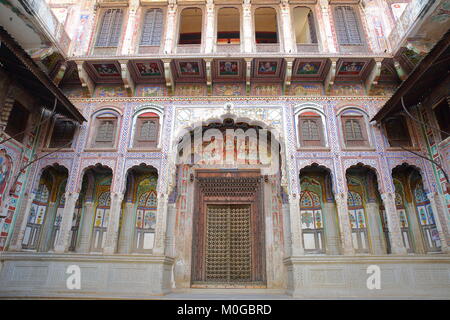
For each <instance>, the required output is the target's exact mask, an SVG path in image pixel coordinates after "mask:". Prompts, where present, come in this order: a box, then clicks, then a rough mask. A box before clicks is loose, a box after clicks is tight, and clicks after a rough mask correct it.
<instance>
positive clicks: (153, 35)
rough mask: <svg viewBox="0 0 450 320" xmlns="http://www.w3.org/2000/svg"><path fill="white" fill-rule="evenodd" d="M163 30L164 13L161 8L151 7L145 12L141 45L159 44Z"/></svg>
mask: <svg viewBox="0 0 450 320" xmlns="http://www.w3.org/2000/svg"><path fill="white" fill-rule="evenodd" d="M162 31H163V13H162V10H161V9H150V10H148V11H147V12H146V13H145V18H144V24H143V27H142V35H141V46H159V45H160V43H161V36H162Z"/></svg>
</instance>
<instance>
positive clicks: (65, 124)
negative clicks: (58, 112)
mask: <svg viewBox="0 0 450 320" xmlns="http://www.w3.org/2000/svg"><path fill="white" fill-rule="evenodd" d="M74 134H75V125H74V124H73V122H72V121H67V120H58V121H56V122H55V125H54V127H53V133H52V137H51V140H50V145H49V147H50V148H61V147H64V146H65V147H69V144H70V142H71V141H72V140H73V136H74Z"/></svg>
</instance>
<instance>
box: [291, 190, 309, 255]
mask: <svg viewBox="0 0 450 320" xmlns="http://www.w3.org/2000/svg"><path fill="white" fill-rule="evenodd" d="M298 201H299V200H298V199H297V197H296V196H295V194H290V195H289V211H290V212H289V216H290V221H291V253H292V255H293V256H301V255H304V254H305V249H304V248H303V235H302V224H301V222H300V205H299V202H298Z"/></svg>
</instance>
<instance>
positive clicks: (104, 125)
mask: <svg viewBox="0 0 450 320" xmlns="http://www.w3.org/2000/svg"><path fill="white" fill-rule="evenodd" d="M113 136H114V121H112V120H103V121H101V122H100V126H99V128H98V133H97V137H96V139H95V141H96V142H111V141H113Z"/></svg>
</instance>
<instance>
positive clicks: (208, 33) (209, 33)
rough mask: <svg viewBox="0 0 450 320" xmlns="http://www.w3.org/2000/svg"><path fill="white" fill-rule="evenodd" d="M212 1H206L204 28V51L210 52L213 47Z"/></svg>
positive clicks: (213, 22)
mask: <svg viewBox="0 0 450 320" xmlns="http://www.w3.org/2000/svg"><path fill="white" fill-rule="evenodd" d="M215 25H216V24H215V21H214V1H213V0H207V3H206V26H205V27H206V30H205V53H212V52H213V48H214V29H215V28H214V27H215Z"/></svg>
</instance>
